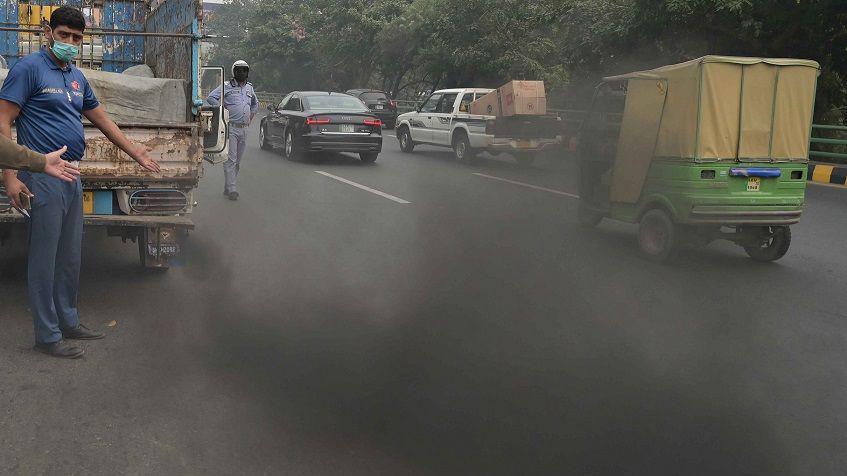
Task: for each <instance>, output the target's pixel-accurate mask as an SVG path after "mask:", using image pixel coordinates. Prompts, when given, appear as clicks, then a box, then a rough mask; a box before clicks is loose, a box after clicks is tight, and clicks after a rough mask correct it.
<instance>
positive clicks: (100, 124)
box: [82, 106, 161, 173]
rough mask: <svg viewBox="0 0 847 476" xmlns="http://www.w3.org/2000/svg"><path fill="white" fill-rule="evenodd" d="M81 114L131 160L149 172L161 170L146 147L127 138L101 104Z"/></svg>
mask: <svg viewBox="0 0 847 476" xmlns="http://www.w3.org/2000/svg"><path fill="white" fill-rule="evenodd" d="M82 114H83V115H84V116H85V117H86V118H87V119H88V120H89V121H91V123H92V124H94V125H95V126H97V128H98V129H100V131H101V132H103V135H105V136H106V138H107V139H109V140H110V141H112V143H113V144H115V145H116V146H118V147H120V149H121V150H122V151H124V152H126V153H127V154H128V155H129V156H130V157H132V159H133V160H135V161H136V162H138V164H139V165H141V166H142V167H144V168H145V169H146V170H149V171H150V172H154V173H159V172H160V171H161V169H160V168H159V163H158V162H156V161H155V160H154V159H153V158H152V157H150V155H149V154H148V153H147V150H146V149H144V148H143V147H141V146H139V145H136V144H134V143H132V141H130V140H129V139H127V137H126V136H125V135H124V133H123V131H121V129H120V127H118V125H117V124H115V121H113V120H112V119H111V118H110V117H109V114H108V113H106V110H105V109H103V106H97V107H95V108H94V109H89V110H87V111H83V112H82Z"/></svg>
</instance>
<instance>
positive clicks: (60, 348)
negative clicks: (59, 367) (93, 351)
mask: <svg viewBox="0 0 847 476" xmlns="http://www.w3.org/2000/svg"><path fill="white" fill-rule="evenodd" d="M34 349H35V350H37V351H38V352H41V353H43V354H47V355H49V356H52V357H59V358H60V359H76V358H77V357H82V354H84V353H85V351H84V350H82V348H80V347H76V346H73V345H70V344H68V343H67V342H65V341H64V340H60V341H58V342H48V343H46V344H35V347H34Z"/></svg>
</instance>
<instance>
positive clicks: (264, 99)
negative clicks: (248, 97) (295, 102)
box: [256, 91, 285, 108]
mask: <svg viewBox="0 0 847 476" xmlns="http://www.w3.org/2000/svg"><path fill="white" fill-rule="evenodd" d="M284 97H285V95H284V94H280V93H269V92H265V91H256V99H258V100H259V107H260V108H266V107H268V104H279V102H280V101H282V98H284Z"/></svg>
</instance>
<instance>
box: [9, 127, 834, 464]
mask: <svg viewBox="0 0 847 476" xmlns="http://www.w3.org/2000/svg"><path fill="white" fill-rule="evenodd" d="M255 132H256V131H253V136H252V138H253V144H251V145H250V147H249V149H248V152H247V156H246V158H245V162H244V164H243V167H242V172H241V178H240V193H241V199H240V200H239V201H238V202H230V201H228V200H226V198H225V197H224V196H223V195H222V193H221V192H222V187H223V178H222V170H221V167H207V169H206V176H205V177H204V179H203V181H202V186H201V188H200V190H199V193H198V196H197V199H198V201H199V202H200V206H199V207H198V208H197V210H196V214H195V216H194V218H195V221H196V224H197V229H196V231H195V232H194V233H193V234H192V236H191V238H190V241H189V244H190V247H189V251H188V254H187V257H186V263H185V266H183V267H180V268H173V269H171V270H170V271H169V272H167V273H165V274H159V273H150V272H144V271H142V270H141V269H139V268H138V266H137V256H136V247H135V245H133V244H131V243H128V244H123V243H121V242H120V240H117V239H114V238H107V237H106V236H105V232H104V231H103V230H98V229H93V230H89V231H87V233H86V236H85V244H84V248H85V250H84V264H83V277H82V292H81V300H80V310H81V313H82V315H83V321H84V322H87V323H89V324H90V325H93V326H95V327H99V328H103V329H105V330H106V331H107V332H108V338H107V339H106V340H103V341H98V342H91V343H86V344H84V346H85V348H86V355H85V358H84V359H80V360H77V361H61V360H56V359H50V358H47V357H45V356H43V355H41V354H36V353H34V352H33V351H32V350H31V345H32V324H31V319H30V314H29V312H28V309H27V302H26V299H25V293H26V287H25V275H24V265H25V248H24V247H23V246H22V243H23V241H22V240H18V241H17V244H15V245H13V246H7V247H5V248H3V250H2V259H0V295H2V296H3V297H2V310H0V325H2V328H3V332H2V333H0V473H17V474H32V473H46V474H60V473H61V474H117V473H127V474H298V475H299V474H321V475H323V474H329V475H334V474H338V475H350V474H366V475H372V474H387V475H400V474H422V475H425V474H439V475H440V474H457V475H458V474H461V475H465V474H688V475H690V474H814V475H824V474H839V473H841V472H842V471H843V468H844V467H845V465H847V432H845V431H844V428H845V425H847V373H845V369H847V355H845V349H847V345H845V337H847V293H845V286H847V253H845V244H844V243H845V241H844V238H845V232H847V190H842V189H834V188H826V187H821V186H810V188H809V190H808V199H807V212H806V213H805V215H804V218H803V220H802V222H801V223H800V224H799V225H797V226H796V227H795V228H794V242H793V245H792V249H791V250H790V252H789V254H788V255H787V256H786V257H785V258H784V259H782V260H781V261H779V262H777V263H773V264H765V265H763V264H758V263H754V262H752V261H751V260H749V259H747V258H746V256H745V254H744V252H743V250H742V249H741V248H739V247H737V246H735V245H732V244H729V243H717V244H713V245H710V246H709V247H707V248H705V249H702V250H695V251H690V252H686V253H684V254H683V255H682V256H681V257H680V258H679V259H678V260H677V261H676V262H675V263H674V264H672V265H657V264H652V263H649V262H646V261H644V260H643V259H641V258H639V257H638V255H637V252H636V243H635V236H634V228H633V227H632V226H628V225H621V224H613V223H604V224H602V225H601V226H600V227H599V228H598V229H597V230H593V231H585V230H582V229H580V227H579V226H578V225H577V221H576V201H575V200H574V198H573V194H574V193H576V184H575V182H574V180H573V178H574V176H573V164H572V163H570V162H569V161H567V160H566V159H563V158H561V157H554V156H548V157H544V158H543V159H542V160H539V161H538V162H537V163H536V164H535V165H533V166H532V167H521V166H518V165H516V164H514V163H513V162H512V161H511V160H510V159H509V158H508V157H506V156H503V157H498V158H490V157H489V158H486V159H485V160H483V161H482V162H481V163H480V164H478V165H475V166H469V165H465V164H462V163H458V162H456V161H455V160H454V159H453V158H452V155H451V153H450V152H449V151H447V150H441V149H434V148H427V147H419V148H418V149H416V151H415V153H414V154H412V155H408V154H401V153H400V152H399V147H398V144H397V141H396V140H395V139H394V138H392V137H387V138H386V140H385V146H384V152H383V153H382V154H381V155H380V157H379V160H378V161H377V162H376V164H374V165H371V166H369V165H361V164H360V163H359V162H358V160H357V159H356V158H354V157H353V156H343V155H334V156H328V157H324V158H322V159H320V160H313V161H304V162H287V161H285V160H284V159H282V158H281V157H280V156H279V155H276V154H273V153H269V152H264V151H260V150H259V149H258V148H257V147H256V144H255V140H256V134H255ZM389 135H390V134H389ZM110 321H115V325H114V326H113V327H108V326H107V323H109V322H110Z"/></svg>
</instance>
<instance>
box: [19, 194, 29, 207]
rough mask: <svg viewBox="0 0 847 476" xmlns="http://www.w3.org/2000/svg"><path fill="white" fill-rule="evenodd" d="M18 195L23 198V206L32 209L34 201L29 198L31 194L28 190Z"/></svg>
mask: <svg viewBox="0 0 847 476" xmlns="http://www.w3.org/2000/svg"><path fill="white" fill-rule="evenodd" d="M18 197H19V198H20V199H21V208H23V209H24V210H32V202H31V201H30V200H29V195H27V194H26V192H21V193H20V194H19V195H18Z"/></svg>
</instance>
